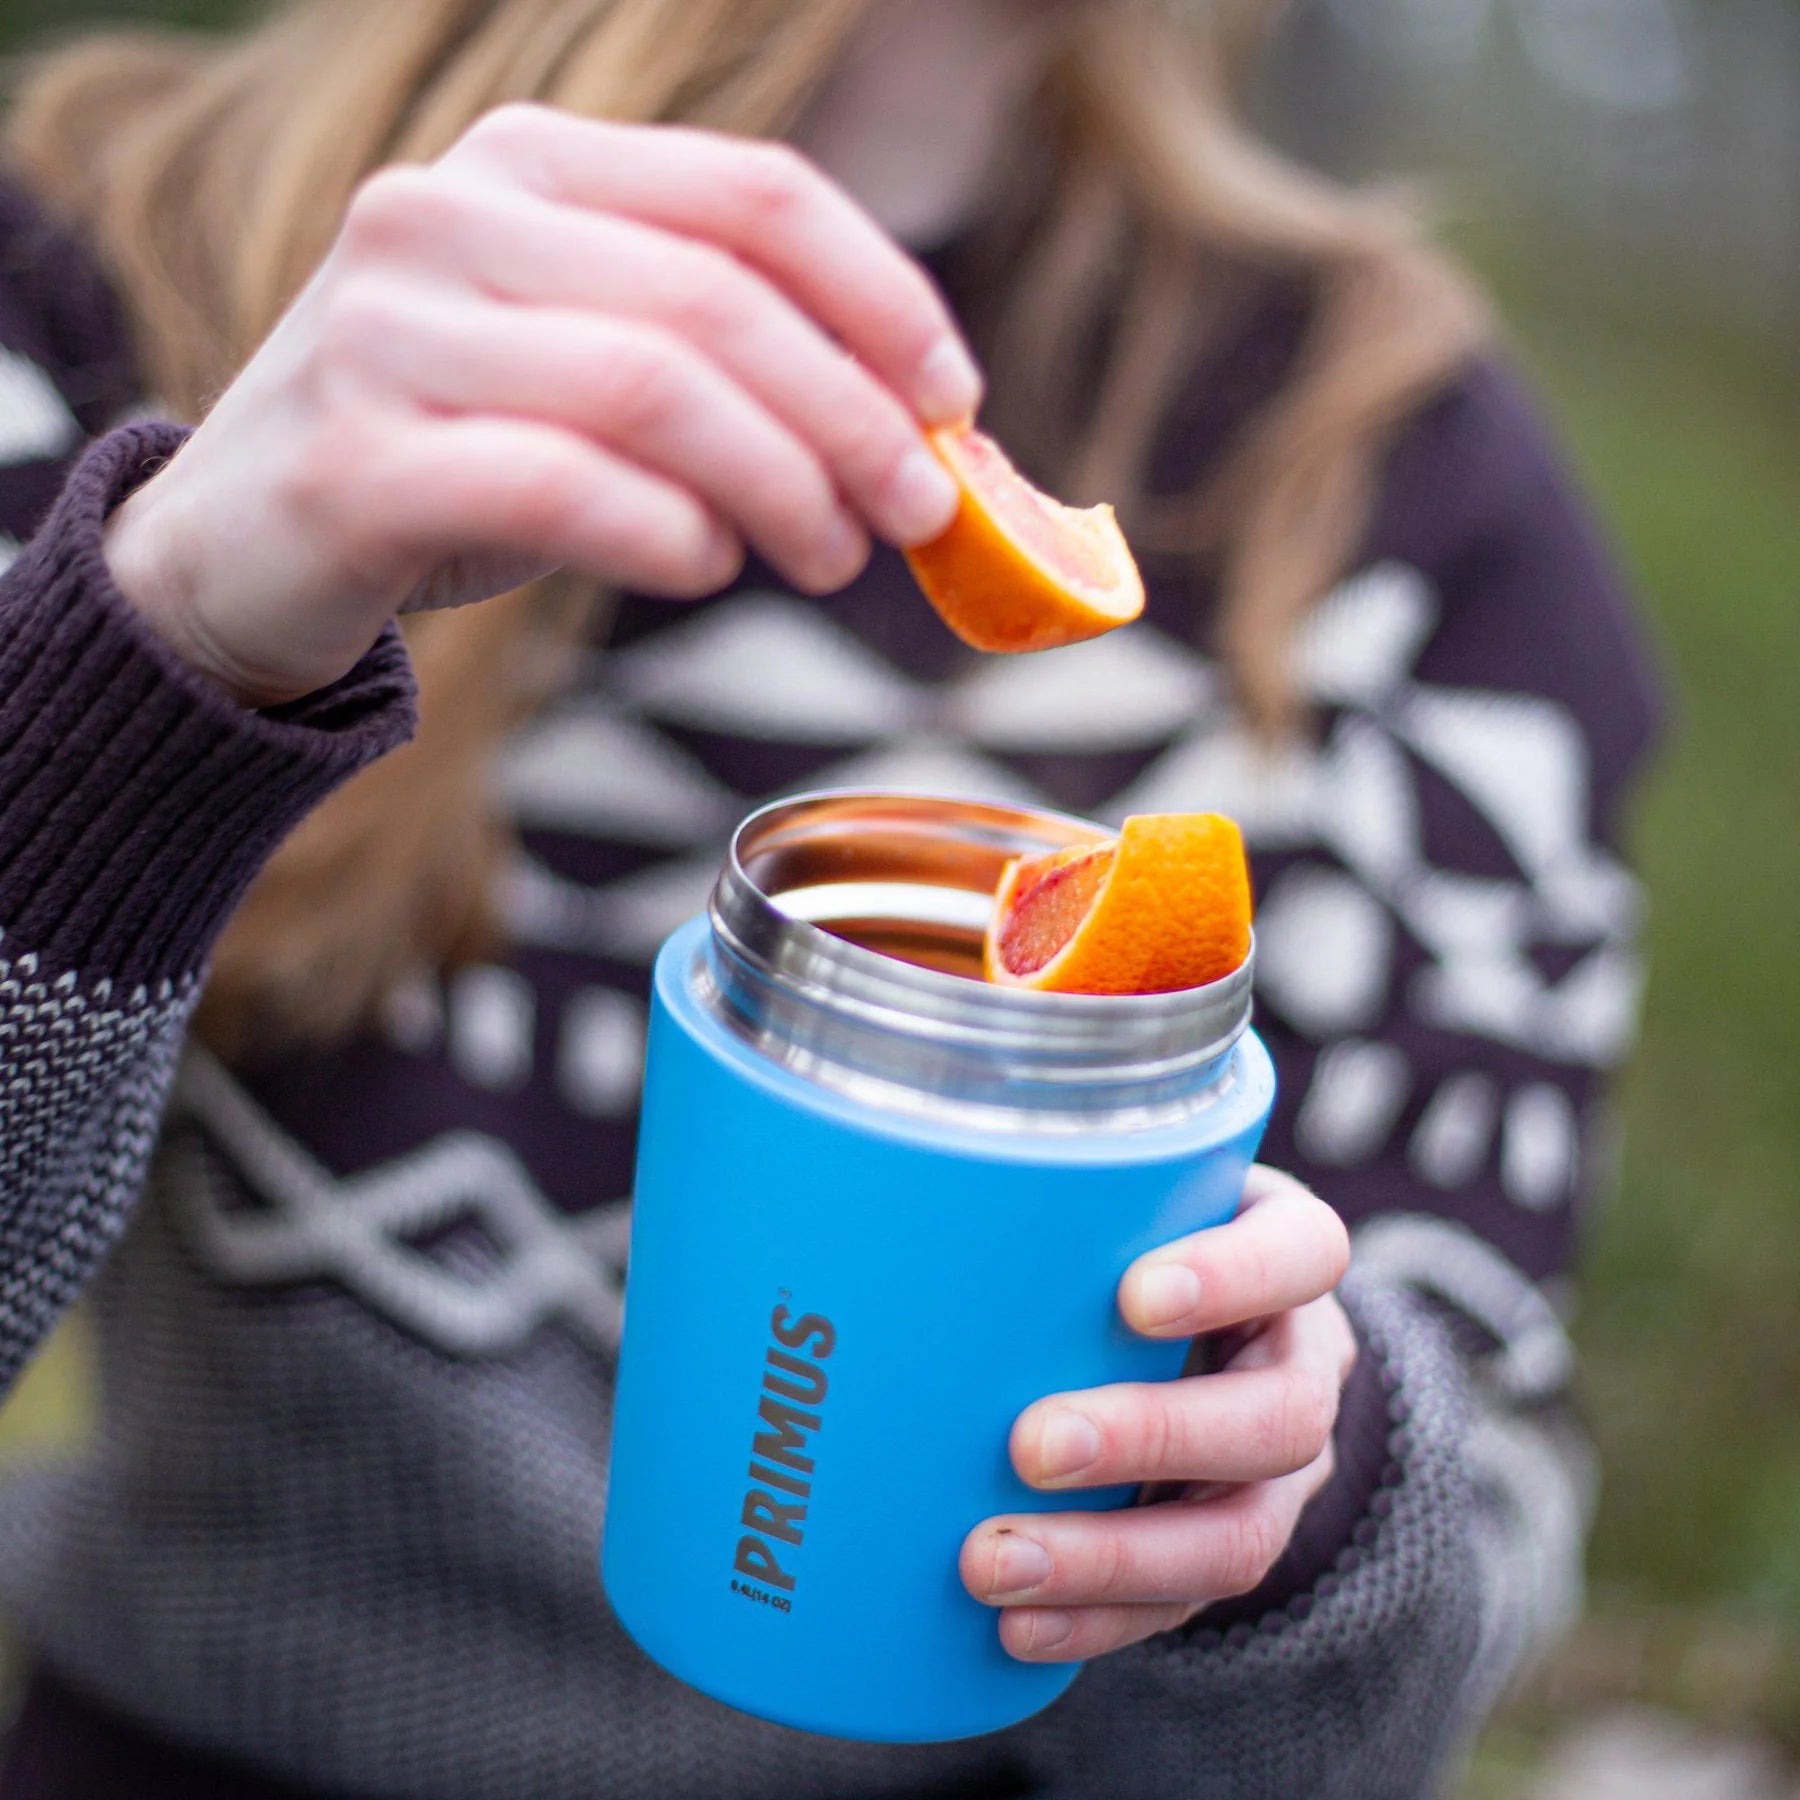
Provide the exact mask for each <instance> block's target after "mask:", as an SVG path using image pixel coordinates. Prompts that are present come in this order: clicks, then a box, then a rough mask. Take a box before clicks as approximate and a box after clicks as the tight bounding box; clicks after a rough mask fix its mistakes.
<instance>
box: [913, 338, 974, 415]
mask: <svg viewBox="0 0 1800 1800" xmlns="http://www.w3.org/2000/svg"><path fill="white" fill-rule="evenodd" d="M913 400H914V403H915V404H916V405H917V407H918V409H919V417H920V418H922V419H923V420H924V421H925V422H926V424H928V425H959V424H961V423H962V421H963V420H964V419H967V418H971V417H972V416H973V415H974V412H975V409H976V407H978V406H979V405H980V404H981V371H980V370H979V369H977V368H976V367H975V364H974V362H973V360H972V359H971V358H970V356H969V353H968V351H967V350H965V349H964V348H963V347H962V345H961V344H959V343H958V342H957V341H956V339H955V338H940V339H939V340H938V342H937V343H936V344H934V345H933V346H932V348H931V349H930V350H929V351H927V352H926V355H925V360H924V361H923V362H921V363H920V364H919V373H918V376H917V378H916V379H915V381H914V383H913Z"/></svg>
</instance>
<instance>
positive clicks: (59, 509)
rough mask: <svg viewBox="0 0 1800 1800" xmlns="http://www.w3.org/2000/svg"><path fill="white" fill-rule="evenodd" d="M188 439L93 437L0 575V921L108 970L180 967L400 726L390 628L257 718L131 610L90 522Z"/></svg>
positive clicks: (152, 426)
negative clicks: (331, 675)
mask: <svg viewBox="0 0 1800 1800" xmlns="http://www.w3.org/2000/svg"><path fill="white" fill-rule="evenodd" d="M185 439H186V433H185V432H184V431H183V430H182V429H181V428H180V427H178V426H174V425H169V424H164V423H159V422H152V423H147V424H139V425H131V426H126V427H124V428H122V429H121V430H118V431H115V432H113V433H111V434H110V435H108V436H107V437H104V438H101V439H100V440H99V441H98V442H96V443H95V444H94V445H93V446H92V447H91V448H90V449H89V450H88V451H87V453H86V454H85V455H84V456H83V457H82V459H81V461H80V462H79V463H78V464H77V465H76V467H75V469H74V470H73V472H72V473H71V475H70V477H69V480H68V483H67V485H66V486H65V487H64V489H63V491H62V494H61V496H60V498H59V499H58V500H57V502H56V505H55V507H54V508H53V509H52V510H51V513H50V516H49V518H48V519H47V520H46V521H45V522H44V524H43V526H42V527H41V529H40V530H39V531H38V533H37V535H36V536H35V537H34V538H33V539H32V541H31V542H30V544H28V545H27V546H26V548H25V549H24V550H22V551H21V552H20V553H19V556H18V558H17V560H16V561H15V562H14V563H13V565H12V567H11V568H10V569H8V570H7V571H6V573H5V575H4V577H0V930H3V931H4V932H5V935H6V936H7V938H8V939H11V940H15V941H16V942H18V943H19V944H20V945H21V947H24V948H29V949H31V950H35V951H37V952H39V953H40V954H41V955H43V956H45V957H47V958H49V959H50V960H52V961H54V962H56V963H58V964H60V965H61V966H63V967H64V968H71V969H78V970H81V971H83V972H84V973H93V974H96V975H107V976H111V977H113V978H115V979H118V980H128V981H150V980H156V979H160V978H162V977H165V976H166V977H169V978H179V977H181V976H183V975H188V974H191V973H193V972H194V971H196V970H197V969H198V968H199V967H200V965H201V964H202V963H203V962H204V961H205V959H206V956H207V953H208V951H209V950H210V948H211V946H212V943H213V940H214V939H215V938H216V937H217V935H218V933H219V931H220V930H221V929H222V928H223V926H224V924H225V921H226V920H227V918H229V916H230V914H231V910H232V908H233V907H234V906H235V905H236V903H237V901H238V900H239V898H240V897H241V896H242V894H243V892H244V890H245V888H247V887H248V886H249V884H250V882H251V881H252V880H253V879H254V877H255V876H256V874H257V872H258V871H259V870H260V869H261V867H262V865H263V863H264V862H265V861H266V860H267V859H268V857H269V856H270V854H271V853H272V852H273V851H274V849H275V847H276V845H278V844H279V843H280V842H281V840H282V838H283V837H285V836H286V834H287V833H288V832H289V831H290V830H291V829H292V828H293V827H294V826H295V825H296V824H298V823H299V821H300V820H301V819H302V818H304V817H305V815H306V814H307V813H308V812H309V811H310V810H311V809H312V808H313V807H314V806H316V805H317V804H318V803H319V801H321V800H322V799H323V798H324V797H325V796H326V795H327V794H328V793H330V792H331V790H332V789H333V788H335V787H337V786H338V785H339V784H340V783H341V782H343V781H345V780H347V779H348V778H349V777H350V776H351V775H353V774H354V773H355V772H356V771H357V770H358V769H360V768H362V767H364V766H365V765H366V764H368V763H370V762H372V761H374V760H375V758H376V757H378V756H380V755H381V754H382V753H383V752H384V751H387V750H391V749H393V748H394V747H395V746H396V745H398V744H400V743H402V742H404V741H405V740H406V738H407V737H409V736H410V735H411V732H412V729H413V724H414V721H415V710H414V700H415V690H414V687H413V680H412V670H411V666H410V664H409V663H408V661H407V657H406V651H405V649H404V647H403V646H402V645H401V642H400V638H399V634H398V633H397V632H396V631H394V630H393V629H392V628H391V627H390V628H389V630H388V631H387V632H386V633H385V634H384V635H383V637H382V638H381V640H380V641H379V642H378V643H377V644H376V645H375V646H374V648H373V649H371V650H370V651H369V653H368V655H367V656H365V657H364V658H363V659H362V661H361V662H360V663H358V664H357V666H356V667H355V668H354V669H352V670H351V671H350V673H349V674H348V675H346V676H345V677H344V678H343V679H342V680H341V681H337V682H334V683H333V684H332V685H331V686H330V687H327V688H321V689H320V690H319V691H318V692H317V693H315V694H309V695H307V696H306V697H305V698H304V699H301V700H298V701H294V702H292V703H291V704H289V705H286V706H281V707H276V708H271V709H270V710H268V711H266V712H260V713H258V712H248V711H245V710H244V709H243V708H241V707H239V706H237V705H235V704H234V703H233V702H232V701H231V700H230V699H228V698H227V697H226V696H225V695H224V694H223V693H221V692H220V691H219V690H218V689H216V688H215V687H213V686H212V685H211V683H209V682H208V681H207V680H206V679H205V678H204V677H203V676H201V675H199V674H197V673H196V672H195V671H194V670H192V669H190V668H189V667H188V666H187V664H185V663H184V662H183V661H182V660H181V659H180V658H179V657H178V656H177V655H176V654H175V652H174V651H173V650H172V649H170V648H169V647H168V645H166V644H165V643H164V642H163V641H162V640H161V639H160V638H159V637H157V636H156V634H155V633H154V632H152V631H151V630H150V629H149V627H148V626H146V625H145V624H144V622H143V621H142V620H141V619H140V618H139V617H138V615H137V613H136V612H135V611H134V610H133V608H132V607H131V605H130V603H129V602H128V601H127V600H126V599H125V597H124V596H123V595H122V594H121V593H120V592H119V590H118V588H117V586H116V585H115V584H114V582H113V579H112V576H111V573H110V571H109V570H108V568H107V565H106V559H105V556H104V554H103V551H102V546H101V532H102V529H103V527H104V525H105V521H106V517H107V514H108V513H110V512H111V511H112V509H113V508H114V507H115V506H117V505H118V504H119V502H120V501H121V500H123V499H124V498H125V497H126V496H127V495H128V494H129V493H130V492H131V491H132V490H133V489H134V488H135V487H137V486H139V485H140V484H141V483H142V482H144V481H146V480H147V479H148V478H149V477H150V476H151V475H152V474H153V473H154V472H155V471H156V470H157V469H158V468H160V467H161V466H162V465H163V464H164V463H165V462H166V461H167V460H168V459H169V458H170V457H171V456H172V455H174V454H175V452H176V451H177V450H178V449H179V448H180V447H181V445H182V443H183V442H184V441H185ZM9 947H10V946H9Z"/></svg>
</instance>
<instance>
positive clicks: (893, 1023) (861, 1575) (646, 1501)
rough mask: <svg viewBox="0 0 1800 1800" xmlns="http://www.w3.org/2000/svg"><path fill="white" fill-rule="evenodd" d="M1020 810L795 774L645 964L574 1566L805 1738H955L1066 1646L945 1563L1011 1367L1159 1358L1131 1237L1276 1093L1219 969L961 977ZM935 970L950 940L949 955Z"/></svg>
mask: <svg viewBox="0 0 1800 1800" xmlns="http://www.w3.org/2000/svg"><path fill="white" fill-rule="evenodd" d="M1098 835H1101V833H1100V828H1099V827H1097V826H1093V825H1088V824H1085V823H1083V822H1082V821H1080V820H1074V819H1067V818H1062V817H1059V816H1056V815H1054V814H1047V813H1038V812H1032V811H1027V810H1021V809H1015V808H1009V807H999V806H989V805H983V804H978V803H975V802H972V801H966V800H954V799H938V798H930V797H925V796H918V795H893V794H822V795H815V796H810V797H807V798H803V799H799V800H794V801H788V802H784V803H782V804H780V805H777V806H775V807H771V808H768V809H765V810H764V811H762V812H760V813H758V814H756V815H755V816H753V817H752V818H751V819H749V820H748V821H747V822H746V823H745V824H744V825H743V826H742V827H741V829H740V830H739V832H738V834H737V837H736V839H735V841H734V843H733V846H732V850H731V853H730V856H729V857H728V859H727V862H726V865H725V868H724V870H723V872H722V873H721V875H720V878H719V882H718V885H717V887H716V889H715V890H714V895H713V900H712V905H711V908H710V911H709V916H708V917H706V918H704V919H696V920H694V921H693V922H691V923H690V924H688V925H685V926H683V927H682V928H681V929H680V930H679V931H677V932H676V933H675V935H674V936H673V937H672V938H670V940H669V941H668V943H667V944H666V945H665V946H664V948H663V951H662V954H661V957H660V958H659V960H658V962H657V966H656V982H655V997H654V1001H653V1005H652V1015H651V1026H650V1043H649V1056H648V1065H647V1069H646V1075H645V1090H644V1104H643V1122H642V1127H641V1136H640V1142H639V1151H638V1172H637V1183H636V1207H635V1213H634V1221H633V1227H632V1244H631V1268H630V1275H629V1280H628V1285H627V1290H626V1306H625V1338H624V1345H623V1348H622V1350H621V1355H620V1366H619V1380H618V1396H617V1405H616V1411H615V1414H614V1427H613V1448H612V1474H611V1485H610V1491H609V1494H608V1500H607V1512H606V1532H605V1544H604V1548H603V1554H602V1573H603V1576H604V1579H605V1583H606V1590H607V1593H608V1595H609V1597H610V1599H611V1601H612V1605H613V1607H614V1610H615V1611H616V1613H617V1615H618V1617H619V1619H620V1621H621V1622H622V1623H623V1624H624V1626H625V1628H626V1629H627V1630H628V1631H629V1632H630V1633H631V1635H632V1636H633V1637H634V1638H635V1639H636V1640H637V1642H638V1643H639V1644H640V1645H641V1646H642V1647H643V1648H644V1650H646V1651H647V1652H648V1653H649V1654H650V1655H651V1656H652V1657H654V1658H655V1659H656V1660H657V1661H658V1662H659V1663H661V1664H662V1665H663V1666H664V1667H665V1668H667V1669H669V1670H670V1671H672V1672H673V1673H674V1674H676V1675H678V1676H679V1677H681V1679H682V1680H684V1681H687V1682H690V1683H691V1684H692V1685H693V1686H695V1687H697V1688H699V1689H701V1690H702V1691H704V1692H705V1693H708V1694H711V1695H713V1696H714V1697H716V1698H717V1699H720V1700H723V1701H726V1702H727V1703H729V1704H730V1705H732V1706H736V1707H740V1708H742V1709H743V1710H744V1711H746V1712H750V1713H755V1714H758V1715H759V1716H761V1717H763V1718H765V1719H772V1720H775V1721H778V1722H779V1723H782V1724H785V1725H793V1726H799V1727H801V1728H802V1729H805V1730H808V1731H818V1732H826V1733H830V1734H832V1735H835V1736H839V1737H851V1738H869V1739H877V1740H884V1741H892V1742H907V1741H921V1740H932V1739H945V1738H955V1737H964V1736H969V1735H972V1734H975V1733H978V1732H985V1731H993V1730H996V1729H998V1728H1000V1727H1002V1726H1005V1725H1010V1724H1013V1723H1015V1722H1016V1721H1017V1720H1020V1719H1023V1718H1025V1717H1027V1716H1028V1715H1029V1714H1031V1713H1033V1712H1036V1711H1037V1710H1038V1709H1039V1708H1041V1707H1043V1706H1046V1705H1048V1704H1049V1702H1050V1701H1052V1700H1054V1699H1055V1698H1056V1697H1057V1696H1058V1695H1059V1694H1060V1693H1062V1692H1063V1690H1064V1689H1065V1688H1066V1687H1067V1686H1068V1685H1069V1684H1070V1682H1071V1681H1073V1680H1074V1678H1075V1674H1076V1667H1075V1666H1074V1665H1067V1664H1062V1665H1056V1664H1026V1663H1021V1662H1017V1661H1014V1660H1013V1659H1012V1658H1011V1657H1009V1656H1008V1655H1007V1654H1006V1653H1005V1651H1004V1650H1002V1649H1001V1647H1000V1642H999V1637H998V1632H997V1625H998V1620H997V1615H996V1613H995V1611H994V1610H993V1609H992V1608H990V1607H986V1606H983V1605H981V1604H979V1603H978V1602H977V1601H975V1600H974V1599H972V1598H971V1597H970V1596H969V1594H968V1593H967V1592H966V1591H965V1590H964V1588H963V1586H962V1583H961V1581H960V1580H959V1578H958V1575H957V1557H958V1552H959V1550H960V1548H961V1545H962V1541H963V1538H964V1536H965V1535H966V1534H967V1533H968V1531H969V1530H970V1528H971V1527H972V1526H974V1525H976V1524H977V1523H978V1522H979V1521H980V1520H982V1519H984V1518H986V1517H988V1516H989V1515H991V1514H994V1513H1001V1512H1013V1511H1020V1510H1035V1511H1046V1510H1049V1509H1052V1508H1093V1507H1096V1506H1123V1505H1125V1504H1127V1503H1128V1501H1129V1500H1130V1498H1131V1493H1132V1490H1131V1489H1129V1488H1123V1487H1121V1488H1113V1489H1107V1490H1100V1491H1094V1490H1087V1491H1081V1492H1065V1493H1058V1494H1043V1493H1038V1492H1036V1491H1034V1490H1033V1489H1031V1488H1029V1487H1027V1486H1026V1485H1025V1484H1024V1483H1023V1482H1021V1481H1020V1480H1019V1479H1018V1477H1017V1476H1016V1475H1015V1474H1014V1473H1013V1471H1012V1467H1011V1465H1010V1463H1009V1461H1008V1459H1007V1436H1008V1433H1009V1431H1010V1430H1011V1427H1012V1423H1013V1420H1014V1419H1015V1418H1016V1417H1017V1415H1018V1414H1019V1412H1020V1411H1021V1410H1022V1409H1023V1408H1024V1407H1025V1406H1027V1405H1028V1404H1029V1403H1030V1402H1031V1401H1033V1400H1035V1399H1038V1398H1039V1397H1040V1396H1042V1395H1045V1394H1050V1393H1056V1392H1059V1391H1062V1390H1066V1389H1072V1388H1086V1387H1093V1386H1097V1385H1099V1384H1101V1383H1105V1382H1113V1381H1131V1380H1158V1379H1167V1378H1169V1377H1172V1376H1174V1375H1176V1374H1178V1373H1179V1372H1180V1369H1181V1366H1182V1362H1183V1359H1184V1355H1185V1351H1186V1346H1185V1345H1184V1344H1182V1343H1179V1342H1152V1341H1149V1340H1147V1339H1143V1338H1140V1337H1138V1336H1136V1335H1135V1334H1134V1333H1132V1332H1131V1331H1130V1330H1128V1329H1127V1328H1126V1326H1125V1325H1124V1324H1123V1323H1122V1322H1121V1320H1120V1318H1119V1314H1118V1309H1117V1304H1116V1294H1115V1290H1116V1288H1117V1285H1118V1281H1119V1277H1120V1275H1121V1274H1122V1273H1123V1272H1124V1270H1125V1267H1126V1265H1127V1264H1128V1263H1130V1262H1131V1260H1132V1259H1133V1258H1134V1257H1136V1256H1138V1255H1139V1254H1141V1253H1142V1252H1143V1251H1146V1250H1149V1249H1152V1248H1153V1247H1155V1246H1156V1245H1159V1244H1164V1243H1167V1242H1168V1241H1169V1240H1170V1239H1172V1238H1176V1237H1179V1236H1181V1235H1182V1234H1183V1233H1184V1232H1188V1231H1192V1230H1195V1229H1197V1228H1200V1227H1204V1226H1210V1225H1216V1224H1219V1223H1221V1222H1222V1221H1224V1220H1225V1219H1227V1218H1229V1217H1230V1216H1231V1214H1232V1212H1233V1211H1234V1210H1235V1208H1236V1206H1237V1202H1238V1197H1239V1193H1240V1190H1241V1188H1242V1186H1243V1181H1244V1175H1245V1171H1246V1169H1247V1168H1248V1166H1249V1164H1250V1162H1251V1160H1252V1159H1253V1157H1254V1155H1255V1152H1256V1147H1257V1143H1258V1141H1259V1139H1260V1137H1261V1135H1262V1130H1263V1125H1264V1123H1265V1121H1266V1120H1267V1118H1268V1113H1269V1106H1270V1103H1271V1101H1272V1100H1273V1098H1274V1076H1273V1072H1272V1070H1271V1068H1270V1064H1269V1058H1268V1054H1267V1052H1266V1051H1265V1050H1264V1049H1263V1047H1262V1044H1261V1043H1260V1042H1259V1041H1258V1039H1257V1038H1256V1036H1255V1034H1254V1033H1253V1032H1251V1031H1250V1030H1249V1029H1248V1028H1247V1027H1248V1023H1249V1016H1250V967H1249V964H1246V965H1245V966H1244V967H1243V968H1241V969H1239V970H1238V971H1237V972H1236V973H1234V974H1232V975H1230V976H1228V977H1226V978H1225V979H1224V980H1222V981H1218V982H1215V983H1213V984H1212V985H1211V986H1210V987H1205V988H1196V989H1192V990H1190V991H1187V992H1183V993H1174V994H1155V995H1131V996H1117V997H1098V996H1088V995H1063V994H1039V993H1033V992H1029V991H1023V990H1019V989H1013V988H1006V987H999V986H993V985H990V984H987V983H985V982H982V981H980V980H979V979H970V978H969V976H970V974H974V975H978V974H979V969H980V956H979V946H980V941H981V933H982V930H983V928H984V926H985V923H986V919H987V914H988V910H989V906H990V904H991V898H992V895H993V892H994V888H995V886H996V884H997V882H998V880H999V876H1000V872H1001V869H1002V867H1003V866H1004V864H1005V862H1006V861H1007V859H1008V858H1010V857H1012V856H1016V855H1019V854H1021V853H1033V852H1038V851H1043V850H1048V849H1056V848H1061V847H1063V846H1065V845H1068V844H1071V843H1077V842H1081V841H1084V840H1090V839H1092V838H1094V837H1096V836H1098ZM958 970H962V971H966V973H959V972H957V971H958Z"/></svg>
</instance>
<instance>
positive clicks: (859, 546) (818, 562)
mask: <svg viewBox="0 0 1800 1800" xmlns="http://www.w3.org/2000/svg"><path fill="white" fill-rule="evenodd" d="M868 550H869V547H868V544H867V542H866V541H865V539H864V537H863V534H862V532H861V531H860V530H858V529H857V527H856V526H855V525H853V524H852V523H851V522H850V520H848V519H846V518H843V517H842V516H841V515H840V516H839V517H838V518H835V519H833V520H832V521H831V524H830V525H829V526H828V527H827V528H826V530H825V534H824V536H823V537H822V538H821V539H820V540H819V546H818V548H817V550H815V551H814V552H813V558H812V565H813V576H814V584H815V585H816V586H817V587H819V588H820V589H821V590H823V591H824V592H825V593H832V592H834V591H835V590H836V589H838V588H841V587H843V586H844V585H845V584H846V583H847V582H849V581H851V580H853V579H854V578H855V576H856V572H857V570H858V569H860V568H861V567H862V565H863V558H864V557H865V556H867V555H868Z"/></svg>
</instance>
